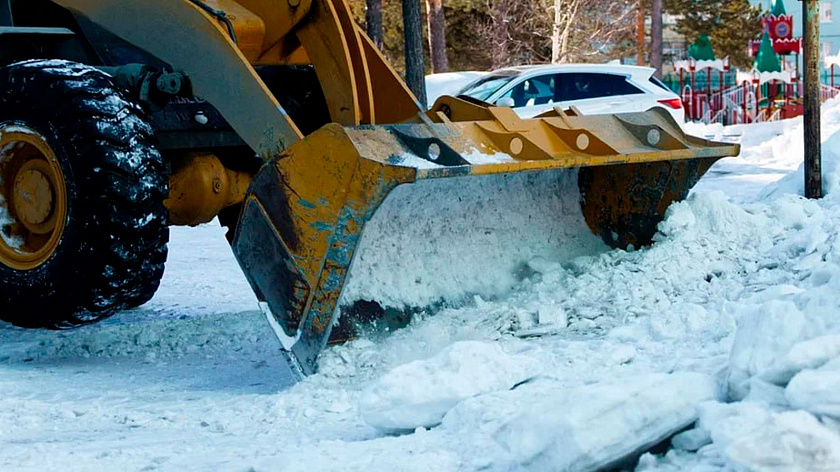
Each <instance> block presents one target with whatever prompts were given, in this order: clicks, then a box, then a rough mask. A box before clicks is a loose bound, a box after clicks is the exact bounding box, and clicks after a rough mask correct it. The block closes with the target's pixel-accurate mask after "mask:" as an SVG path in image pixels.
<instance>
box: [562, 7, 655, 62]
mask: <svg viewBox="0 0 840 472" xmlns="http://www.w3.org/2000/svg"><path fill="white" fill-rule="evenodd" d="M557 3H560V2H559V1H558V2H557ZM646 16H647V15H645V0H639V7H638V8H637V9H636V48H637V49H636V65H637V66H642V65H644V64H645V17H646Z"/></svg>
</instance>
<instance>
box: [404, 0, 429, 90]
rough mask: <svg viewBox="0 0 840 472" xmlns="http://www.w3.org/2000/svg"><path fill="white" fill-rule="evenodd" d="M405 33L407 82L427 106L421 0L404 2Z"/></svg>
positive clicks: (406, 0)
mask: <svg viewBox="0 0 840 472" xmlns="http://www.w3.org/2000/svg"><path fill="white" fill-rule="evenodd" d="M402 9H403V12H402V13H403V30H404V32H405V81H406V84H407V85H408V88H410V89H411V91H412V92H414V95H415V96H416V97H417V100H418V101H419V102H420V103H422V104H423V105H425V104H426V55H425V52H424V50H423V16H422V14H421V12H420V0H402Z"/></svg>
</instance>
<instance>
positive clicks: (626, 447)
mask: <svg viewBox="0 0 840 472" xmlns="http://www.w3.org/2000/svg"><path fill="white" fill-rule="evenodd" d="M716 392H717V384H716V382H715V381H714V380H713V379H712V378H711V377H709V376H707V375H703V374H695V373H676V374H671V375H664V374H658V375H647V376H642V377H639V378H633V379H626V380H624V381H622V382H615V383H608V382H604V383H599V384H595V385H588V386H584V387H580V388H577V389H574V390H571V391H567V392H563V391H558V392H557V393H556V395H554V396H551V397H547V398H535V399H534V400H533V402H532V407H531V408H529V409H528V410H527V411H526V412H524V413H522V414H521V415H519V416H518V417H516V418H515V419H513V420H512V421H510V422H509V423H507V424H505V425H504V426H503V427H502V428H501V429H500V430H499V431H498V432H497V433H496V434H495V436H494V437H495V439H496V441H498V442H499V443H500V444H501V445H502V446H503V447H504V448H505V449H507V450H508V451H510V454H511V455H512V456H513V457H514V458H515V459H516V461H517V462H518V463H520V464H521V465H523V466H524V467H525V468H526V469H528V470H564V471H596V470H603V469H604V468H607V467H608V466H610V465H615V463H616V462H620V461H623V460H624V459H626V458H627V457H628V456H631V455H633V454H634V453H640V452H642V451H644V450H645V449H646V448H649V447H651V446H653V445H655V444H657V443H659V442H661V441H662V440H664V439H666V438H668V437H669V436H671V435H672V434H674V433H675V432H677V431H679V430H681V429H683V428H685V427H686V426H689V425H690V424H692V423H693V422H694V421H695V420H696V419H697V411H696V408H695V406H696V405H697V404H699V403H700V402H703V401H707V400H713V399H714V398H716Z"/></svg>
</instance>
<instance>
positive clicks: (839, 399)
mask: <svg viewBox="0 0 840 472" xmlns="http://www.w3.org/2000/svg"><path fill="white" fill-rule="evenodd" d="M785 397H786V398H787V400H788V402H790V405H791V406H792V407H794V408H798V409H801V410H806V411H809V412H811V413H813V414H815V415H827V416H831V417H833V418H835V419H840V358H838V359H835V360H834V361H832V362H830V363H828V364H826V365H825V366H823V367H822V368H820V369H816V370H810V369H809V370H803V371H802V372H800V373H798V374H797V375H796V376H795V377H794V378H793V380H791V381H790V384H789V385H788V386H787V389H785Z"/></svg>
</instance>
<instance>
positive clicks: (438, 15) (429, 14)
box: [426, 0, 449, 74]
mask: <svg viewBox="0 0 840 472" xmlns="http://www.w3.org/2000/svg"><path fill="white" fill-rule="evenodd" d="M426 18H427V23H428V25H429V52H430V53H431V54H430V55H431V56H432V73H434V74H440V73H441V72H449V60H448V59H447V57H446V16H445V14H444V9H443V0H426Z"/></svg>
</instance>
